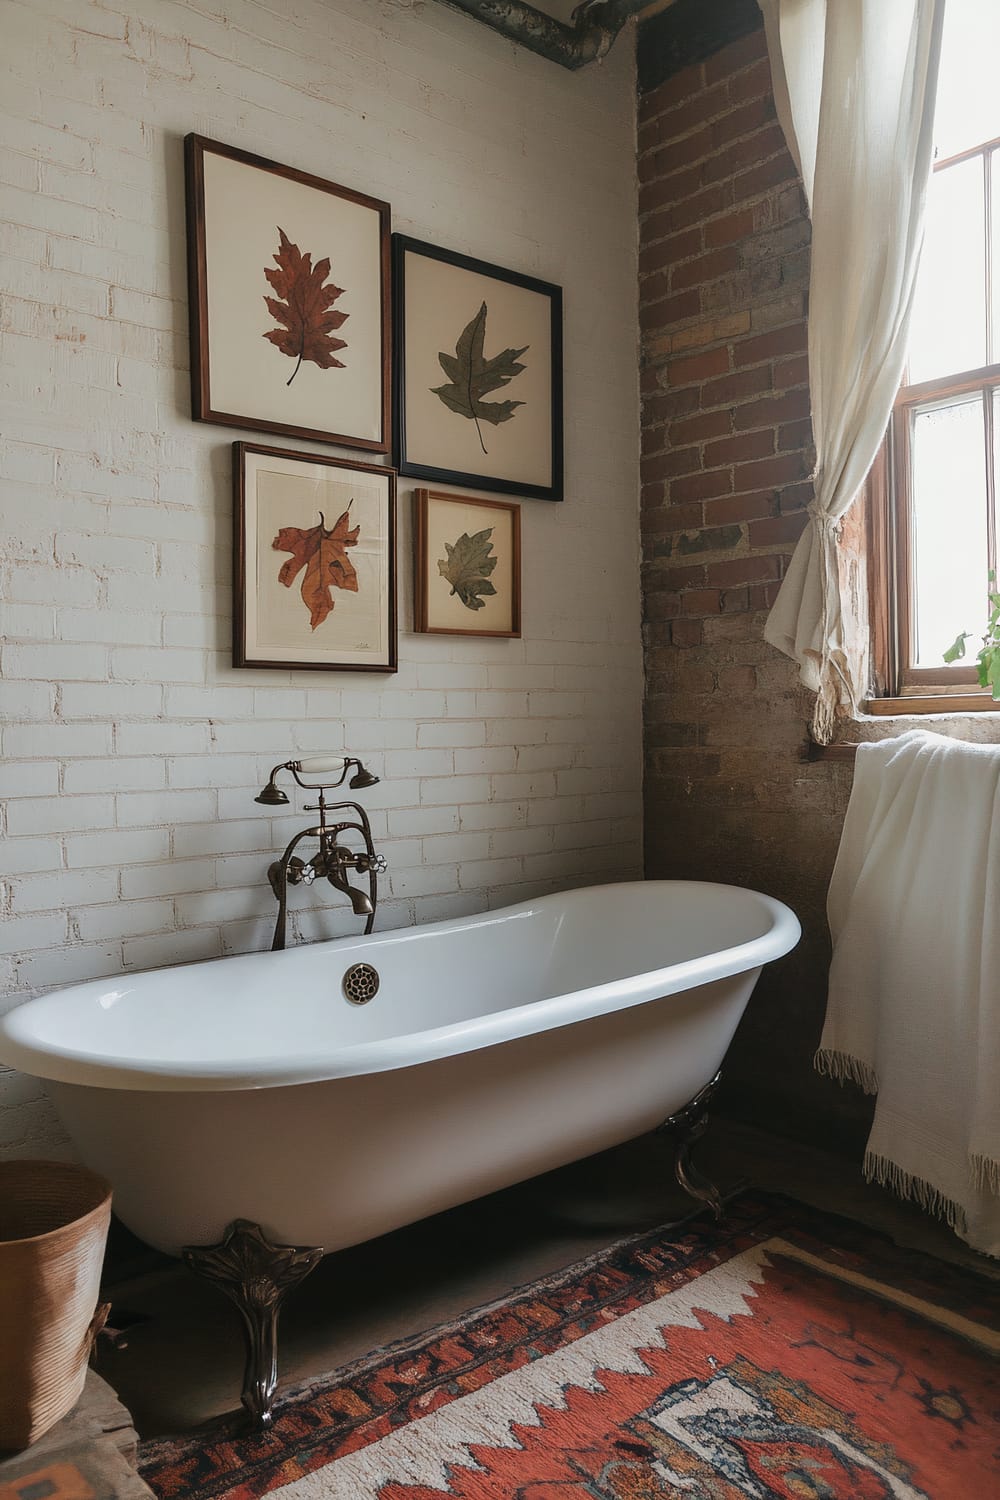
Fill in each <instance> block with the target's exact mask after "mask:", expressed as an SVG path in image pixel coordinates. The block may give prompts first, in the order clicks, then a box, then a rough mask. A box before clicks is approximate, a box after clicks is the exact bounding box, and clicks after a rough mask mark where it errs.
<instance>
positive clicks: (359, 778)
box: [347, 760, 379, 792]
mask: <svg viewBox="0 0 1000 1500" xmlns="http://www.w3.org/2000/svg"><path fill="white" fill-rule="evenodd" d="M354 764H355V765H356V766H357V768H358V769H357V770H356V771H355V773H354V775H353V776H352V777H351V779H350V781H349V782H348V783H347V785H348V786H349V787H350V789H351V791H352V792H361V791H364V789H365V788H366V787H369V786H378V782H379V778H378V777H377V776H375V775H373V774H372V772H371V771H369V770H367V769H366V768H365V767H364V766H363V765H362V764H361V762H360V761H359V760H357V761H355V762H354Z"/></svg>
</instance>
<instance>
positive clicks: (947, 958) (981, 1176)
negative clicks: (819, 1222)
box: [816, 730, 1000, 1256]
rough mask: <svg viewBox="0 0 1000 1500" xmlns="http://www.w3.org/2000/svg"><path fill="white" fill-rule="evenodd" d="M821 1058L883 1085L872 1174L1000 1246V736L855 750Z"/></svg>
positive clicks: (997, 1251)
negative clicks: (992, 741)
mask: <svg viewBox="0 0 1000 1500" xmlns="http://www.w3.org/2000/svg"><path fill="white" fill-rule="evenodd" d="M827 912H828V915H829V920H830V931H831V934H832V936H833V962H832V965H831V968H830V991H829V999H828V1002H827V1013H826V1024H825V1026H824V1028H823V1037H822V1041H821V1043H820V1049H819V1051H818V1052H817V1054H816V1066H817V1067H818V1068H819V1069H820V1071H821V1072H824V1073H829V1074H831V1075H832V1076H833V1077H834V1078H839V1079H841V1080H843V1079H845V1078H852V1079H854V1080H855V1082H857V1083H859V1084H860V1085H861V1086H862V1088H864V1089H866V1090H867V1091H868V1092H869V1093H877V1095H878V1099H877V1103H876V1106H875V1123H874V1125H873V1126H872V1132H871V1135H870V1136H869V1139H868V1149H867V1151H866V1153H865V1174H866V1176H868V1177H869V1178H871V1179H874V1180H875V1181H877V1182H880V1183H882V1184H883V1185H885V1186H887V1187H891V1188H893V1189H895V1191H896V1192H898V1193H901V1194H903V1195H904V1196H906V1197H909V1198H913V1199H915V1200H916V1201H917V1202H919V1203H921V1204H922V1205H923V1206H924V1207H926V1208H929V1209H932V1210H933V1211H935V1212H937V1213H940V1214H942V1215H943V1216H944V1217H945V1218H946V1219H947V1220H948V1222H949V1224H951V1225H952V1227H953V1228H954V1229H955V1230H956V1231H957V1233H958V1234H960V1235H961V1237H962V1238H963V1239H965V1240H967V1241H968V1243H969V1244H970V1245H972V1246H973V1247H974V1248H975V1249H977V1250H981V1251H983V1252H985V1253H986V1254H987V1255H995V1256H1000V745H974V744H968V743H964V742H962V741H958V740H951V739H946V738H944V737H943V736H941V735H936V734H928V733H926V732H924V731H923V730H912V731H910V732H909V733H907V734H903V735H900V736H899V737H898V738H896V739H892V740H886V741H883V742H882V743H881V744H877V745H862V746H861V747H860V748H859V750H858V752H857V762H856V765H855V772H854V789H853V791H852V793H851V800H850V804H849V806H848V809H847V817H846V819H845V822H844V831H843V834H842V836H841V841H840V850H839V852H838V855H837V863H836V865H835V867H834V871H833V878H832V880H831V882H830V892H829V897H828V902H827Z"/></svg>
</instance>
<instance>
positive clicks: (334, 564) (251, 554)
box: [233, 443, 396, 672]
mask: <svg viewBox="0 0 1000 1500" xmlns="http://www.w3.org/2000/svg"><path fill="white" fill-rule="evenodd" d="M233 478H234V490H235V496H234V499H235V527H234V552H235V557H234V562H235V587H234V599H233V665H234V666H237V667H281V668H283V669H285V670H288V669H289V668H295V669H300V668H303V667H304V668H306V669H315V670H323V669H335V670H337V671H341V672H395V670H396V475H395V473H394V472H393V470H392V469H386V468H384V467H382V466H381V465H378V464H363V463H351V462H345V461H344V460H341V459H336V458H327V457H325V456H324V455H322V454H317V453H298V452H294V451H293V450H291V449H286V448H262V447H258V446H256V445H255V444H252V443H234V444H233Z"/></svg>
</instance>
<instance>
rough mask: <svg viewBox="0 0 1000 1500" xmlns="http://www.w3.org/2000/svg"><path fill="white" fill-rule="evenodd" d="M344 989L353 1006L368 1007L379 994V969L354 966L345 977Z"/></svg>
mask: <svg viewBox="0 0 1000 1500" xmlns="http://www.w3.org/2000/svg"><path fill="white" fill-rule="evenodd" d="M343 987H344V994H345V995H346V996H347V998H348V1000H350V1002H351V1004H352V1005H367V1004H368V1002H369V1000H374V998H375V996H376V995H377V994H378V987H379V977H378V969H375V968H373V967H372V965H371V964H352V965H351V967H350V968H349V969H348V970H347V973H346V974H345V975H344V978H343Z"/></svg>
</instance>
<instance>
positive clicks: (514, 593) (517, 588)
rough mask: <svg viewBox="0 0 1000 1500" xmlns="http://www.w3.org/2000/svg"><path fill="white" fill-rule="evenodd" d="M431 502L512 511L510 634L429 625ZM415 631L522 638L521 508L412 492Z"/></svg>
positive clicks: (503, 502)
mask: <svg viewBox="0 0 1000 1500" xmlns="http://www.w3.org/2000/svg"><path fill="white" fill-rule="evenodd" d="M432 500H442V501H444V502H445V503H446V504H456V505H478V506H482V507H483V508H484V509H486V510H507V511H510V522H511V549H512V553H513V557H512V567H511V591H510V592H511V597H510V618H511V629H510V630H476V629H475V628H474V627H473V628H471V629H469V630H457V629H451V628H450V627H449V628H447V629H446V628H445V627H444V626H442V625H428V623H427V615H428V599H427V568H428V562H429V559H428V555H427V509H428V506H429V505H430V502H431V501H432ZM413 628H414V630H416V631H419V632H421V633H422V634H426V635H480V636H482V635H488V636H497V637H502V638H504V639H507V640H520V637H521V507H520V506H519V505H514V504H512V503H511V502H510V501H509V500H484V499H482V498H481V497H477V496H473V495H446V494H443V493H442V492H441V491H440V490H414V492H413Z"/></svg>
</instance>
